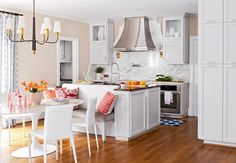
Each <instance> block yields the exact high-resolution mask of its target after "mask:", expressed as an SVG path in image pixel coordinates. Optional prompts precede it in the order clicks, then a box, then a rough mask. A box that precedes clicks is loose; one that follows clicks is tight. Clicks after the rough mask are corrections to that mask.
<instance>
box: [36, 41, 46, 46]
mask: <svg viewBox="0 0 236 163" xmlns="http://www.w3.org/2000/svg"><path fill="white" fill-rule="evenodd" d="M36 42H37V43H38V44H39V45H44V44H45V43H46V42H45V41H38V40H36Z"/></svg>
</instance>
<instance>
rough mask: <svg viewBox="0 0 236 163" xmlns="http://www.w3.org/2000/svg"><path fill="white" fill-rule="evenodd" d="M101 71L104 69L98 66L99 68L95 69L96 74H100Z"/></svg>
mask: <svg viewBox="0 0 236 163" xmlns="http://www.w3.org/2000/svg"><path fill="white" fill-rule="evenodd" d="M103 70H104V68H103V67H100V66H99V67H97V68H96V70H95V72H96V73H102V72H103Z"/></svg>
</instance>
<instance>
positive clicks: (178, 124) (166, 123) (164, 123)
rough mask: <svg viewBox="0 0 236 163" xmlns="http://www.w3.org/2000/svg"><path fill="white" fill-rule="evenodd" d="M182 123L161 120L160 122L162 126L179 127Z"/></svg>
mask: <svg viewBox="0 0 236 163" xmlns="http://www.w3.org/2000/svg"><path fill="white" fill-rule="evenodd" d="M183 123H184V122H183V121H182V120H179V119H162V120H161V125H163V126H180V125H182V124H183Z"/></svg>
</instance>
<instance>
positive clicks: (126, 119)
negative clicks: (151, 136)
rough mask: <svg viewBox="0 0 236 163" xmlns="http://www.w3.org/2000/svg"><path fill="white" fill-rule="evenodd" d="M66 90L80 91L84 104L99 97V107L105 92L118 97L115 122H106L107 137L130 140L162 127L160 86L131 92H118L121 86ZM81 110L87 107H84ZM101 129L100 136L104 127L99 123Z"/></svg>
mask: <svg viewBox="0 0 236 163" xmlns="http://www.w3.org/2000/svg"><path fill="white" fill-rule="evenodd" d="M63 87H68V88H79V89H80V92H79V98H80V99H83V100H85V101H86V100H87V99H89V98H92V97H95V96H96V97H97V100H98V103H97V106H98V105H99V103H100V101H101V99H102V98H103V96H104V95H105V93H106V92H108V91H109V92H112V93H114V94H116V95H117V96H118V98H117V102H116V105H115V109H114V121H111V122H108V123H106V126H105V128H106V135H107V136H112V137H115V138H116V139H117V140H123V141H128V140H130V139H133V138H135V137H137V136H139V135H141V134H144V133H146V132H148V131H149V130H151V129H153V128H155V127H156V126H158V125H160V88H159V87H146V88H141V89H135V90H130V91H128V90H121V89H119V85H103V84H64V85H63ZM82 107H84V108H86V107H87V106H86V104H84V105H82ZM98 127H99V133H100V134H101V133H102V130H103V129H104V126H103V125H102V124H100V123H98ZM78 131H84V130H82V129H78ZM91 133H92V130H91Z"/></svg>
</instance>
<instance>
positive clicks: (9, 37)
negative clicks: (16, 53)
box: [8, 37, 22, 42]
mask: <svg viewBox="0 0 236 163" xmlns="http://www.w3.org/2000/svg"><path fill="white" fill-rule="evenodd" d="M8 39H9V40H10V41H11V42H22V41H20V40H13V39H12V38H11V37H8Z"/></svg>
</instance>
